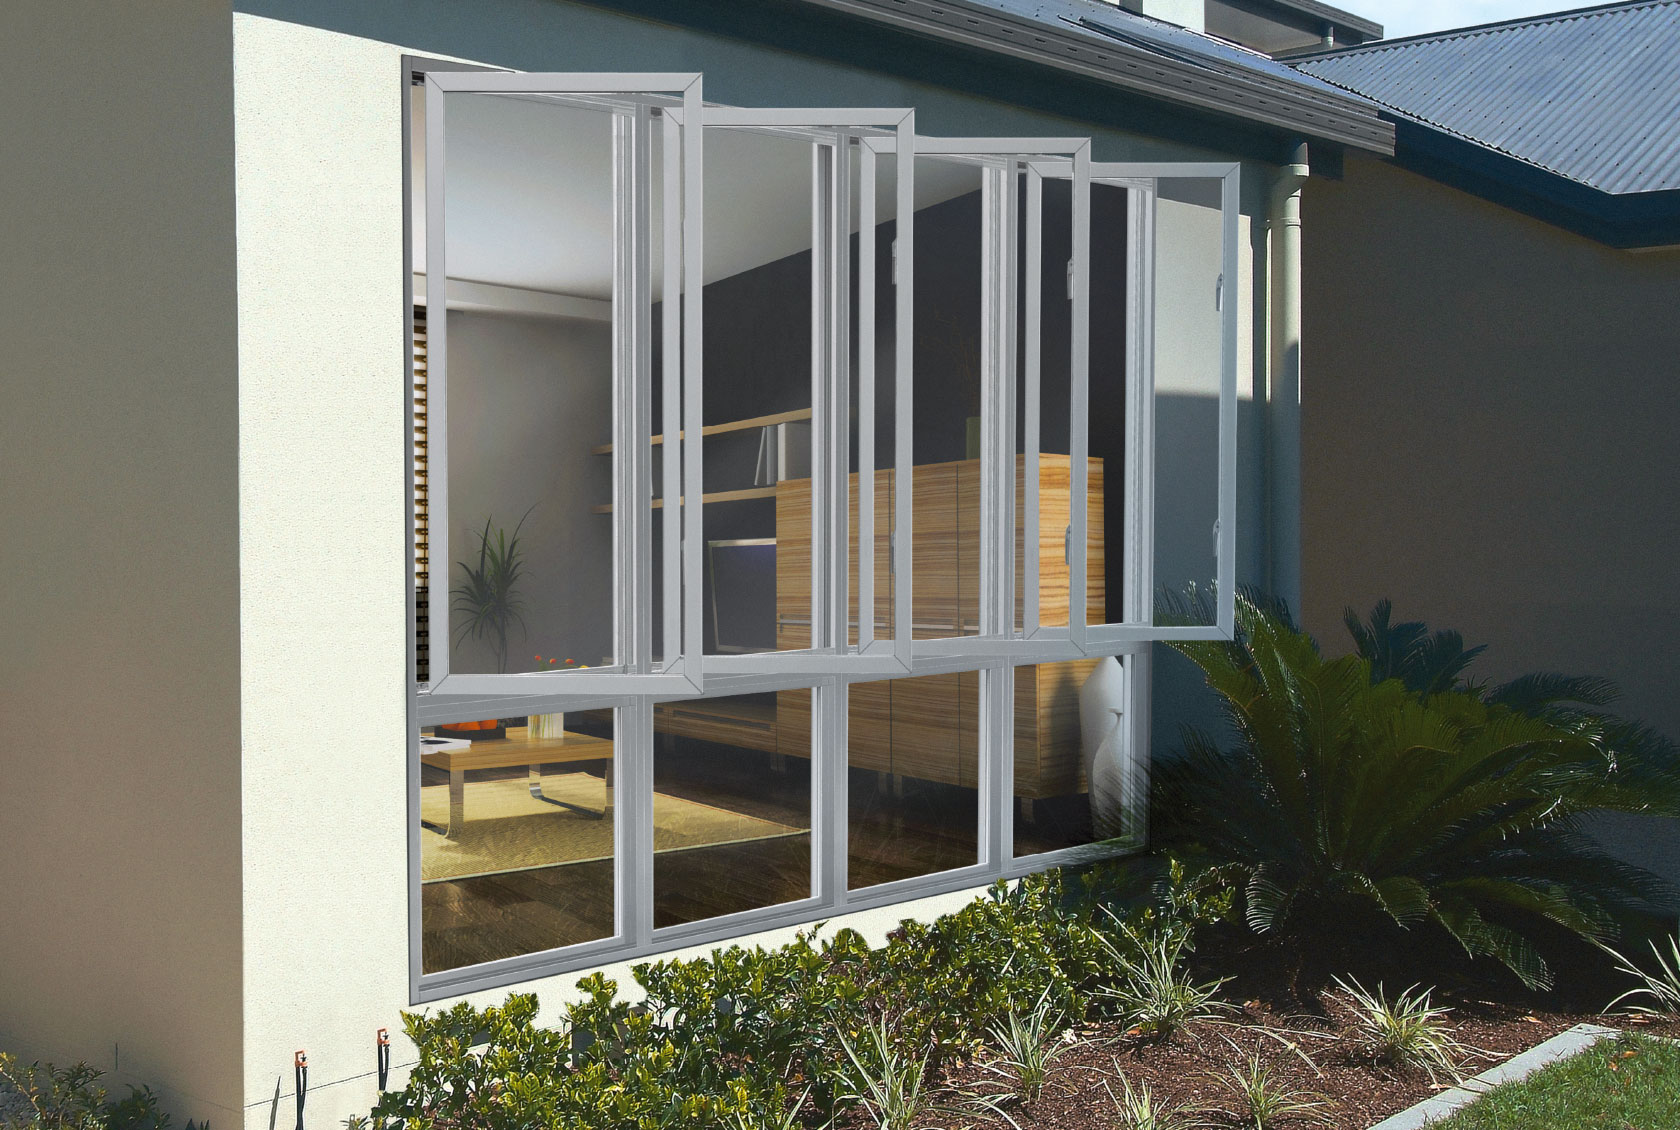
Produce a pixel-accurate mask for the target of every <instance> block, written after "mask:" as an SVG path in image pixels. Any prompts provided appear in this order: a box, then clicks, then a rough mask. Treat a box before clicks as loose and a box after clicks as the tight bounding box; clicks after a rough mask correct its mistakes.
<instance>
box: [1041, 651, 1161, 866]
mask: <svg viewBox="0 0 1680 1130" xmlns="http://www.w3.org/2000/svg"><path fill="white" fill-rule="evenodd" d="M1126 677H1127V672H1126V670H1125V668H1124V666H1123V665H1122V661H1121V660H1118V659H1111V658H1104V659H1076V660H1070V661H1067V662H1063V663H1041V664H1039V665H1037V666H1030V667H1017V668H1016V669H1015V702H1014V709H1013V712H1012V713H1013V717H1014V744H1015V772H1014V791H1015V855H1016V856H1017V857H1020V856H1028V855H1039V854H1041V853H1043V852H1048V851H1057V850H1060V849H1062V848H1070V847H1080V846H1084V845H1088V844H1095V843H1100V842H1103V841H1107V840H1112V839H1115V838H1117V837H1122V836H1128V835H1135V834H1136V833H1137V832H1138V831H1140V829H1138V828H1137V827H1136V826H1135V825H1134V824H1133V823H1132V816H1131V814H1130V813H1129V811H1128V806H1129V805H1131V804H1132V803H1133V801H1134V799H1135V794H1136V793H1137V791H1138V789H1139V788H1140V786H1139V784H1138V782H1137V781H1136V780H1135V779H1134V778H1133V776H1132V773H1133V771H1134V770H1133V767H1132V760H1131V753H1132V747H1131V734H1132V727H1131V720H1130V717H1129V715H1128V713H1127V711H1128V709H1129V707H1128V702H1127V697H1126Z"/></svg>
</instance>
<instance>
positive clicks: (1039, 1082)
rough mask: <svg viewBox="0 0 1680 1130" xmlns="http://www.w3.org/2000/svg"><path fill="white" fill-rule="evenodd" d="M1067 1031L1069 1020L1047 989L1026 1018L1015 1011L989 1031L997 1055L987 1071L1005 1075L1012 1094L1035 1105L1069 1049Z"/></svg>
mask: <svg viewBox="0 0 1680 1130" xmlns="http://www.w3.org/2000/svg"><path fill="white" fill-rule="evenodd" d="M1066 1029H1067V1023H1066V1019H1065V1017H1063V1015H1062V1013H1061V1012H1060V1010H1058V1009H1057V1008H1056V1007H1055V1006H1054V1005H1052V1004H1051V1002H1050V991H1049V989H1046V990H1045V991H1044V992H1043V993H1042V994H1040V995H1039V998H1038V1003H1037V1004H1035V1005H1034V1006H1033V1007H1032V1010H1031V1011H1029V1012H1028V1013H1026V1015H1024V1016H1023V1015H1022V1014H1021V1013H1020V1012H1019V1011H1018V1010H1016V1009H1013V1008H1011V1009H1010V1010H1009V1012H1008V1014H1007V1015H1005V1016H1004V1018H1003V1019H1002V1020H1001V1021H999V1022H997V1023H995V1024H993V1025H991V1026H990V1027H989V1028H988V1029H987V1034H988V1035H989V1036H990V1043H991V1045H992V1047H993V1048H994V1049H995V1051H996V1053H997V1054H996V1056H995V1057H994V1058H993V1059H991V1060H990V1061H989V1062H987V1063H986V1065H985V1068H986V1070H987V1071H988V1072H990V1073H992V1074H994V1075H999V1076H1002V1078H1003V1080H1004V1082H1005V1083H1006V1084H1007V1085H1008V1090H1009V1094H1010V1095H1011V1096H1013V1097H1014V1098H1015V1099H1016V1100H1017V1101H1018V1102H1021V1103H1023V1104H1031V1103H1035V1102H1037V1101H1038V1097H1039V1095H1041V1094H1043V1093H1044V1084H1045V1083H1047V1082H1048V1081H1049V1079H1050V1069H1051V1068H1052V1067H1053V1066H1054V1065H1055V1063H1056V1060H1057V1059H1059V1058H1061V1056H1062V1053H1063V1052H1065V1051H1066V1050H1067V1044H1066V1042H1065V1041H1064V1040H1063V1039H1062V1034H1063V1032H1065V1031H1066Z"/></svg>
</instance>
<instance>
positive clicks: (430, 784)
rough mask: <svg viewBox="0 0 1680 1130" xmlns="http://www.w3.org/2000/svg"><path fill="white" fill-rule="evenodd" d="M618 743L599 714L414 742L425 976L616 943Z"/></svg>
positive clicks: (469, 727) (469, 729) (501, 723)
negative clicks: (601, 942)
mask: <svg viewBox="0 0 1680 1130" xmlns="http://www.w3.org/2000/svg"><path fill="white" fill-rule="evenodd" d="M615 735H616V726H615V724H614V717H613V712H612V711H607V710H592V711H581V712H570V713H567V714H564V715H561V714H549V715H541V716H535V717H530V716H527V717H518V718H488V719H477V718H472V719H466V718H464V719H461V720H460V721H459V722H456V723H451V724H448V725H442V726H436V727H427V728H426V729H425V730H424V731H422V733H421V738H420V763H421V770H420V811H419V816H418V819H419V821H420V900H421V906H420V921H421V946H422V965H423V968H424V969H425V971H426V972H428V973H435V972H438V971H441V970H446V969H455V968H459V967H460V966H463V965H475V964H478V963H480V962H485V961H495V960H497V959H499V958H504V957H516V956H518V955H520V954H527V953H537V952H540V951H542V950H548V949H554V948H556V947H558V946H567V945H573V944H575V943H578V942H588V941H594V940H596V939H599V938H609V937H611V936H612V935H613V932H614V917H613V901H614V879H613V871H614V868H613V860H614V857H615V854H616V852H615V842H614V835H615V828H616V820H615V815H616V813H615V807H614V804H613V787H614V779H613V764H614V759H613V754H614V747H615V742H614V738H615Z"/></svg>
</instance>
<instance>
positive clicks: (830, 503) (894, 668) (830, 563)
mask: <svg viewBox="0 0 1680 1130" xmlns="http://www.w3.org/2000/svg"><path fill="white" fill-rule="evenodd" d="M684 112H685V113H686V112H687V110H686V108H685V110H684ZM702 115H703V117H702V121H703V128H705V129H711V128H723V129H731V128H732V129H762V130H777V131H789V132H792V133H793V135H794V136H804V137H807V138H809V140H810V141H811V145H812V161H813V176H812V181H813V193H812V220H811V225H812V257H811V262H812V278H811V281H812V290H813V297H812V309H813V314H812V331H813V332H812V397H811V406H812V421H811V423H812V427H811V434H812V454H811V502H812V515H811V517H812V521H811V632H812V639H811V644H812V646H811V647H809V648H801V649H797V650H788V651H762V652H751V653H747V654H740V655H716V654H712V655H704V656H703V657H702V658H701V666H702V670H703V671H704V673H705V677H706V679H708V680H710V679H713V678H715V677H719V676H732V675H744V676H769V677H778V676H789V677H794V678H802V679H804V680H806V681H805V682H802V683H800V685H801V686H804V685H809V680H810V679H812V678H816V677H821V676H855V675H876V676H880V677H893V676H901V675H904V674H907V673H908V671H909V657H910V646H909V629H908V625H909V614H908V611H906V610H907V609H908V606H909V603H908V602H909V592H908V589H907V588H906V587H902V582H901V581H900V580H899V578H898V577H897V575H896V562H897V561H898V560H899V559H900V558H901V556H902V555H901V554H900V553H898V552H897V547H899V546H901V545H903V544H906V539H907V538H908V536H909V530H910V522H911V517H910V507H909V502H908V499H900V497H899V494H900V492H895V493H894V499H895V507H894V516H895V524H896V526H897V531H896V532H895V533H893V534H892V535H889V536H890V537H891V538H892V540H893V545H894V552H893V553H892V555H891V557H892V560H893V561H894V563H895V570H894V572H895V576H894V583H895V587H894V594H895V601H894V617H893V635H892V637H891V638H890V639H888V640H877V639H875V638H874V623H873V620H874V618H873V615H872V614H870V615H866V610H869V611H870V612H871V613H872V610H873V597H874V570H873V567H872V563H873V560H874V547H875V541H876V537H877V531H876V528H875V527H876V522H875V505H874V491H873V490H863V489H862V487H861V485H860V488H859V498H858V590H859V604H858V619H859V643H858V645H857V646H853V645H852V644H851V642H850V617H849V613H848V603H849V597H850V578H849V575H848V574H849V568H848V553H849V545H850V531H849V529H848V526H849V523H850V516H849V514H848V509H849V500H848V498H847V491H848V485H847V484H848V475H849V472H848V471H847V451H848V448H849V444H850V438H851V437H850V435H849V432H848V430H847V409H846V406H847V405H848V404H849V399H850V395H849V394H850V382H851V375H850V359H849V356H848V354H849V349H850V346H849V342H848V336H849V335H848V322H849V309H850V302H849V291H850V283H849V280H850V263H849V247H850V226H851V203H850V200H849V199H848V197H849V195H850V185H851V172H850V162H851V161H852V160H853V159H854V154H853V153H852V149H853V146H852V145H851V144H850V141H851V139H852V138H854V137H855V138H857V139H858V140H859V141H860V142H861V144H860V145H859V146H858V148H860V149H865V152H864V154H863V155H862V156H860V157H858V159H859V161H860V165H861V170H860V171H861V172H863V173H864V174H865V175H866V176H868V177H870V178H871V179H870V180H869V181H868V183H869V184H870V185H871V186H873V183H874V182H873V175H874V172H875V164H874V155H875V153H876V152H879V151H880V149H885V150H886V151H890V152H892V153H895V154H899V155H904V154H909V153H913V152H914V146H915V145H916V143H917V138H916V115H915V111H914V110H908V109H879V108H875V109H797V108H779V107H778V108H768V109H761V108H744V107H735V106H707V107H705V109H704V110H703V111H702ZM862 131H869V132H867V133H865V132H862ZM870 145H876V146H879V147H880V149H876V150H873V151H871V150H869V149H867V148H866V147H868V146H870ZM906 167H908V173H906V171H905V170H906ZM895 179H896V199H897V211H898V215H899V226H898V229H897V233H896V243H897V245H898V246H899V247H902V248H906V249H908V248H911V247H913V246H914V241H915V220H914V216H913V214H910V213H913V210H914V202H915V169H914V162H913V161H901V162H900V168H899V169H898V170H896V177H895ZM858 203H859V205H860V213H861V215H860V228H862V226H863V224H865V223H867V224H869V225H870V226H869V227H868V228H866V229H864V230H872V227H873V220H874V212H875V198H874V194H873V193H872V192H864V193H861V195H860V198H859V201H858ZM862 251H863V244H861V243H860V255H859V266H860V271H861V272H862V280H863V283H864V285H866V286H867V285H869V284H870V283H871V282H872V281H873V279H874V276H875V273H876V264H875V261H874V259H875V257H874V256H873V255H872V254H862ZM908 258H909V256H907V255H904V254H900V255H899V256H898V278H897V284H896V288H895V295H894V299H895V302H894V327H895V334H896V337H895V339H894V395H895V404H894V413H893V419H894V450H893V467H894V474H895V476H897V475H903V474H906V473H907V471H908V468H909V466H910V453H911V449H910V436H911V431H910V429H911V423H912V417H911V411H910V405H911V399H910V396H911V389H912V388H913V387H914V375H913V373H912V370H911V365H912V345H913V338H912V334H913V328H914V321H913V320H914V310H915V300H914V294H915V290H914V280H913V277H912V275H911V272H910V267H909V264H908ZM864 293H869V292H867V291H865V292H864ZM861 327H867V332H868V337H867V339H861V338H860V345H859V350H858V363H859V366H860V369H859V377H858V380H859V396H860V407H859V413H858V429H859V448H858V450H859V468H860V469H859V482H860V484H861V483H862V482H863V481H864V475H863V464H864V456H863V453H864V452H866V451H867V452H870V453H871V454H870V456H869V463H870V467H869V471H870V478H871V480H872V477H873V473H874V471H875V470H876V468H875V467H874V466H873V460H874V456H873V454H872V453H873V451H874V439H875V416H874V411H873V408H874V397H875V381H874V365H875V358H874V351H873V349H872V348H869V346H870V345H872V343H873V340H874V322H873V319H870V318H864V319H862V320H861V322H860V332H862V330H861ZM866 409H867V410H866ZM703 524H704V518H703V516H702V517H700V518H698V520H697V523H696V526H695V527H694V528H695V529H696V530H699V529H701V528H703ZM691 536H692V535H691ZM701 536H702V540H703V535H701ZM866 596H867V597H868V598H869V601H870V603H867V604H866V603H865V602H864V598H865V597H866ZM865 624H867V625H868V628H869V630H868V632H867V633H865V631H864V625H865Z"/></svg>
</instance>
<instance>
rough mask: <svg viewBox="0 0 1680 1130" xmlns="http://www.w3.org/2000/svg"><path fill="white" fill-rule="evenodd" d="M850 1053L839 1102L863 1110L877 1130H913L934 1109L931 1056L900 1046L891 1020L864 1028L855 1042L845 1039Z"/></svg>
mask: <svg viewBox="0 0 1680 1130" xmlns="http://www.w3.org/2000/svg"><path fill="white" fill-rule="evenodd" d="M840 1047H841V1050H843V1051H844V1052H845V1053H846V1060H847V1062H846V1064H845V1065H844V1067H843V1070H842V1072H841V1079H840V1086H839V1088H838V1089H837V1095H836V1098H837V1099H838V1101H839V1102H840V1103H842V1104H845V1105H851V1106H854V1107H856V1108H857V1109H859V1110H861V1111H863V1113H864V1115H865V1116H866V1117H867V1118H868V1119H869V1123H870V1125H873V1126H874V1127H875V1130H911V1128H912V1127H913V1126H914V1125H915V1122H916V1120H917V1118H919V1117H920V1116H921V1115H922V1113H923V1112H924V1111H925V1110H926V1108H927V1106H928V1090H927V1070H928V1059H929V1055H928V1053H927V1052H923V1053H922V1054H921V1056H919V1057H918V1056H916V1055H915V1054H914V1053H912V1052H911V1051H909V1050H908V1049H906V1048H903V1047H901V1046H899V1044H898V1042H897V1041H896V1040H894V1039H893V1034H892V1029H891V1027H890V1025H889V1024H888V1022H887V1019H886V1018H885V1017H882V1018H881V1019H879V1020H872V1021H870V1022H869V1023H868V1024H866V1025H865V1026H864V1029H863V1032H862V1033H861V1035H860V1037H859V1039H858V1040H857V1041H856V1042H855V1043H854V1042H853V1041H852V1040H851V1039H850V1038H849V1037H847V1036H845V1035H842V1036H841V1037H840Z"/></svg>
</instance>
